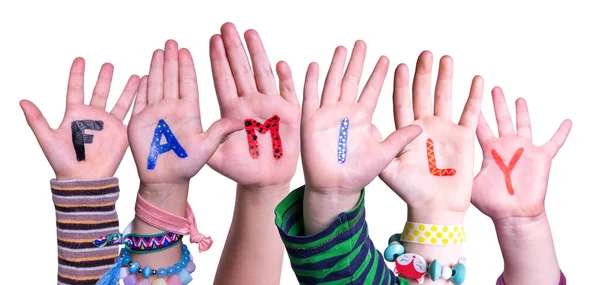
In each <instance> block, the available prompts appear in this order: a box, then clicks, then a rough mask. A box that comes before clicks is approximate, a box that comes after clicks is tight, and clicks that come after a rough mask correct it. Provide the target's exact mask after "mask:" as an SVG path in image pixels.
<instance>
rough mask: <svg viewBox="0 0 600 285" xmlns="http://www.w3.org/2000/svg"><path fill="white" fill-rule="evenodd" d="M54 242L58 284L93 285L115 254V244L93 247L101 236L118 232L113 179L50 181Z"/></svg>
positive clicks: (116, 182)
mask: <svg viewBox="0 0 600 285" xmlns="http://www.w3.org/2000/svg"><path fill="white" fill-rule="evenodd" d="M50 185H51V188H52V200H53V201H54V206H55V209H56V235H57V243H58V283H59V284H96V281H98V279H100V277H101V276H102V275H103V274H104V273H105V272H106V271H108V270H109V269H110V267H111V266H112V265H113V264H114V260H115V258H116V257H117V255H118V250H119V248H118V246H117V245H107V246H105V247H101V248H99V247H96V245H95V244H94V241H95V240H96V239H98V238H99V237H101V236H106V235H110V234H114V233H116V232H118V231H119V219H118V216H117V212H116V210H115V202H116V201H117V199H118V197H119V186H118V179H117V178H106V179H96V180H62V181H59V180H52V181H50Z"/></svg>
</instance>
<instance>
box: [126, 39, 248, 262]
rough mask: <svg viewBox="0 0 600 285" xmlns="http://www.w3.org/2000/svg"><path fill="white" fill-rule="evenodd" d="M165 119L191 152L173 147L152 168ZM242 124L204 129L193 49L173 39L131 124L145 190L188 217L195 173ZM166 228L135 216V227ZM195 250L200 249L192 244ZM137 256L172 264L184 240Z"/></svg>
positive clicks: (157, 58) (145, 81)
mask: <svg viewBox="0 0 600 285" xmlns="http://www.w3.org/2000/svg"><path fill="white" fill-rule="evenodd" d="M159 119H163V120H165V121H166V122H167V124H168V125H169V127H170V129H171V131H172V132H173V134H174V135H175V137H176V138H177V140H178V141H179V143H180V144H181V146H182V147H183V148H184V149H185V151H186V152H187V154H188V157H186V158H183V159H182V158H179V157H178V156H177V155H175V153H174V152H172V151H170V152H167V153H164V154H161V155H159V156H158V159H157V161H156V168H155V169H153V170H148V169H147V167H148V164H147V163H148V154H149V152H150V142H151V141H152V139H153V136H154V130H155V128H156V125H157V123H158V121H159ZM241 128H242V122H241V121H236V120H233V119H221V120H218V121H216V122H215V123H213V124H212V125H211V126H210V127H209V128H208V130H206V131H204V129H203V128H202V123H201V120H200V106H199V99H198V85H197V79H196V71H195V68H194V62H193V59H192V56H191V54H190V52H189V51H188V50H187V49H185V48H182V49H179V47H178V44H177V42H175V41H173V40H169V41H167V42H166V43H165V49H164V50H156V51H155V52H154V54H153V56H152V62H151V64H150V71H149V74H148V76H144V77H143V78H142V80H141V84H140V88H139V90H138V96H137V98H136V101H135V105H134V109H133V115H132V118H131V122H130V124H129V127H128V137H129V142H130V144H131V151H132V153H133V157H134V159H135V162H136V166H137V170H138V175H139V177H140V189H139V192H138V193H139V195H140V196H142V197H143V198H144V199H145V200H146V201H148V202H149V203H151V204H153V205H154V206H155V207H157V208H159V209H162V210H164V211H167V212H170V213H172V214H175V215H179V216H182V217H183V216H184V215H185V209H186V205H187V195H188V191H189V182H190V179H191V178H192V177H193V176H194V175H196V174H197V173H198V172H199V171H200V169H201V168H202V167H203V166H204V165H205V164H206V162H207V161H208V159H209V158H210V157H211V156H212V155H213V153H214V152H215V151H216V149H217V147H218V146H219V144H220V143H221V141H223V139H224V138H225V137H226V136H227V135H229V134H231V133H232V132H235V131H237V130H240V129H241ZM162 231H163V230H161V229H157V228H154V227H152V226H150V225H148V224H146V223H145V222H143V221H142V220H140V219H139V218H137V216H136V218H135V219H134V221H133V228H132V232H133V233H138V234H155V233H159V232H162ZM190 250H195V249H194V247H193V246H191V247H190ZM132 257H133V259H134V260H135V261H137V262H139V263H140V265H141V266H142V267H144V266H150V267H151V268H160V267H165V266H170V265H172V264H174V263H175V262H177V261H178V260H179V258H181V245H180V244H179V245H177V246H174V247H171V248H169V249H167V250H163V251H160V252H156V253H151V254H143V255H134V254H132Z"/></svg>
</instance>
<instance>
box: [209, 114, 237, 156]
mask: <svg viewBox="0 0 600 285" xmlns="http://www.w3.org/2000/svg"><path fill="white" fill-rule="evenodd" d="M243 128H244V123H243V122H242V121H239V120H235V119H230V118H222V119H220V120H218V121H216V122H214V123H213V124H212V125H211V126H210V127H209V128H208V130H206V132H204V135H205V136H206V137H205V142H206V143H205V145H207V146H208V150H207V151H210V154H211V155H212V154H213V153H214V152H215V151H216V150H217V147H219V145H220V144H221V143H222V142H223V141H224V140H225V138H226V137H227V136H228V135H230V134H231V133H233V132H236V131H239V130H241V129H243Z"/></svg>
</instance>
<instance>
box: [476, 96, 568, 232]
mask: <svg viewBox="0 0 600 285" xmlns="http://www.w3.org/2000/svg"><path fill="white" fill-rule="evenodd" d="M492 99H493V101H494V110H495V112H496V121H497V123H498V133H499V137H498V138H496V137H494V134H493V133H492V131H491V130H490V127H489V126H488V124H487V123H486V121H485V118H484V117H483V115H481V116H480V117H479V124H478V126H477V138H478V139H479V144H480V145H481V148H482V151H483V163H482V165H481V171H480V172H479V174H477V176H476V177H475V180H474V182H473V196H472V198H471V201H472V202H473V205H475V207H477V208H478V209H479V210H480V211H481V212H483V213H484V214H486V215H488V216H489V217H490V218H492V220H494V221H496V220H500V219H504V218H512V217H516V218H535V217H538V216H540V215H541V214H543V213H544V211H545V210H544V198H545V196H546V188H547V186H548V175H549V173H550V164H551V163H552V158H553V157H554V156H555V155H556V153H557V152H558V150H559V149H560V148H561V146H562V145H563V144H564V142H565V140H566V139H567V136H568V135H569V131H570V130H571V121H569V120H565V121H564V122H563V123H562V124H561V126H560V128H559V129H558V131H557V132H556V133H555V134H554V136H553V137H552V139H550V141H548V142H547V143H546V144H544V145H543V146H535V145H533V143H532V142H531V123H530V121H529V111H528V110H527V103H526V102H525V99H517V101H516V113H517V132H516V134H515V130H514V127H513V123H512V120H511V117H510V113H509V111H508V108H507V106H506V101H505V99H504V94H503V93H502V89H500V88H499V87H496V88H494V89H493V90H492Z"/></svg>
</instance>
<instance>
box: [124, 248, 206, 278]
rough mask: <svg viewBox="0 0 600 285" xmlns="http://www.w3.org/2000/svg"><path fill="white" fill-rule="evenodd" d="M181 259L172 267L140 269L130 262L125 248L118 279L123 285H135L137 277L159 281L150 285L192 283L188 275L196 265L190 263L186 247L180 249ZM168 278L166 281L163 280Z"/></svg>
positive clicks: (135, 263)
mask: <svg viewBox="0 0 600 285" xmlns="http://www.w3.org/2000/svg"><path fill="white" fill-rule="evenodd" d="M181 253H182V255H181V259H180V260H179V261H178V262H177V263H175V264H173V265H172V266H169V267H167V268H166V269H165V268H162V267H161V268H159V269H152V268H150V266H146V267H144V268H142V267H141V266H140V264H139V263H137V262H134V261H133V260H131V255H130V254H131V252H130V251H129V250H127V249H125V248H123V249H122V250H121V254H120V255H119V256H120V259H121V261H120V264H121V266H122V267H121V271H120V274H119V279H123V284H124V285H135V284H138V281H139V280H140V279H139V278H138V276H140V275H141V276H140V277H142V278H143V279H148V278H150V277H151V276H157V277H158V278H159V279H157V280H155V281H154V282H152V285H161V284H182V285H186V284H188V283H190V282H191V281H192V276H191V275H190V273H192V272H194V270H195V269H196V265H195V264H194V262H193V261H192V257H191V254H190V251H189V250H188V249H187V246H186V245H183V247H182V248H181ZM167 276H168V279H167V280H165V279H164V278H165V277H167Z"/></svg>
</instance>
